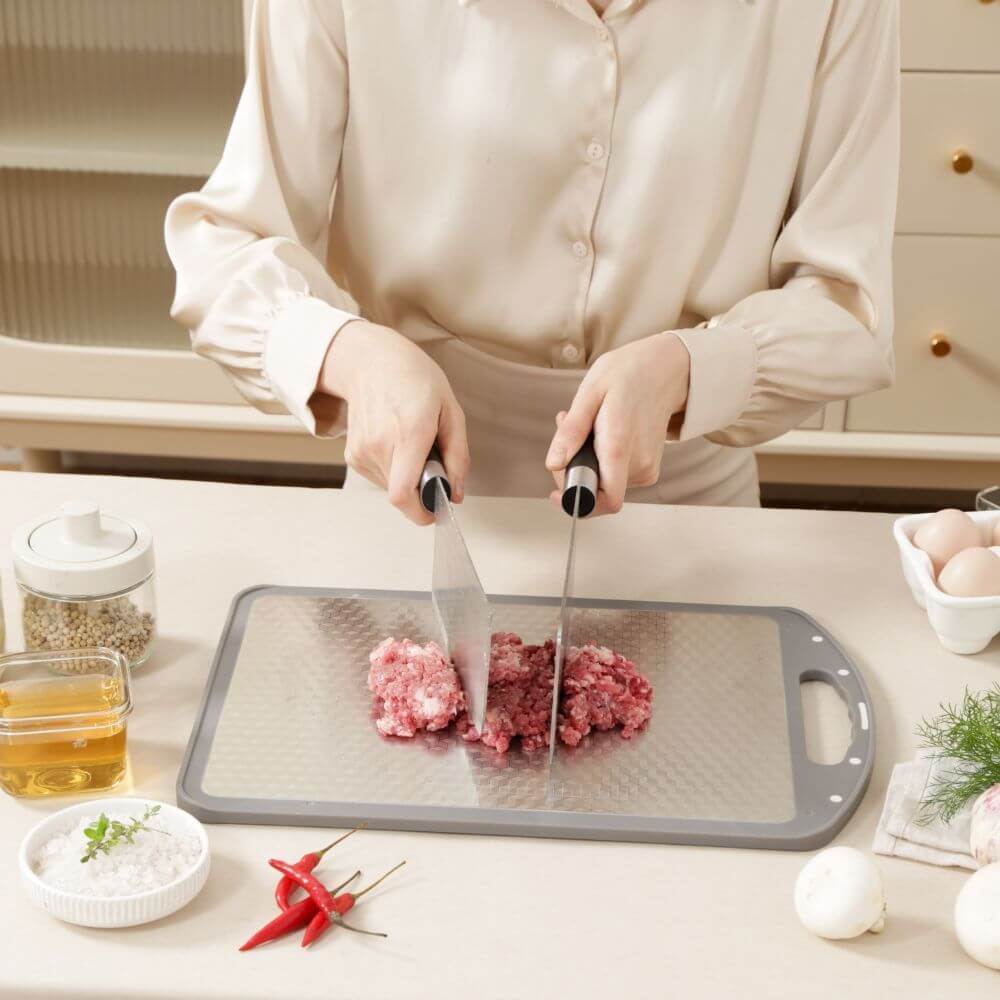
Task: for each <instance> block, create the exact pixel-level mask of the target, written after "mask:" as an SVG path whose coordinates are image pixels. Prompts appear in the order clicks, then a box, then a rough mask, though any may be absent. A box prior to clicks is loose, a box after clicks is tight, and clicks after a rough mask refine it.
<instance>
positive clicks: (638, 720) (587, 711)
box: [558, 645, 653, 747]
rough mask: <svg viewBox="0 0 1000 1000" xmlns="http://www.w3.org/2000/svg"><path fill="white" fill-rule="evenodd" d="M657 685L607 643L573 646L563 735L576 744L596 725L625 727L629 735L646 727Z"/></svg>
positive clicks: (562, 707)
mask: <svg viewBox="0 0 1000 1000" xmlns="http://www.w3.org/2000/svg"><path fill="white" fill-rule="evenodd" d="M652 710H653V686H652V684H650V683H649V680H648V679H647V678H646V677H643V675H642V674H640V673H639V671H638V670H636V668H635V664H634V663H633V662H632V661H631V660H626V659H625V657H624V656H622V655H621V654H619V653H614V652H612V651H611V650H610V649H605V648H604V647H603V646H593V645H588V646H580V647H579V648H578V647H576V646H571V647H570V648H569V649H568V650H567V652H566V662H565V663H564V664H563V675H562V698H561V699H560V702H559V725H558V730H559V739H561V740H562V741H563V743H567V744H568V745H569V746H571V747H575V746H576V745H577V744H578V743H579V742H580V740H582V739H583V737H584V736H586V735H587V733H589V732H590V730H591V729H601V730H606V729H614V728H615V726H621V727H622V730H621V734H622V738H623V739H626V740H628V739H631V738H632V737H633V736H635V734H636V733H637V732H639V731H640V730H641V729H643V728H645V725H646V723H647V722H648V721H649V716H650V714H651V713H652Z"/></svg>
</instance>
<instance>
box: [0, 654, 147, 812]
mask: <svg viewBox="0 0 1000 1000" xmlns="http://www.w3.org/2000/svg"><path fill="white" fill-rule="evenodd" d="M123 693H124V692H123V689H122V684H121V683H120V681H119V680H118V679H117V678H116V677H114V676H108V675H107V674H103V673H92V674H82V675H80V676H65V675H63V676H46V677H38V676H34V677H28V678H24V679H12V680H7V679H0V788H3V790H4V791H5V792H7V793H8V794H10V795H18V796H29V797H38V796H43V795H55V794H61V793H65V792H78V791H84V790H86V791H100V790H103V789H107V788H111V787H112V786H114V785H116V784H117V783H118V782H119V781H120V780H121V779H122V777H123V775H124V774H125V744H126V723H125V715H126V714H127V713H123V711H122V708H123Z"/></svg>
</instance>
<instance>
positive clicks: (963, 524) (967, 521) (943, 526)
mask: <svg viewBox="0 0 1000 1000" xmlns="http://www.w3.org/2000/svg"><path fill="white" fill-rule="evenodd" d="M913 544H914V545H916V547H917V548H918V549H923V550H924V552H926V553H927V555H929V556H930V557H931V563H932V564H933V566H934V575H935V576H937V575H938V574H939V573H940V572H941V570H942V569H944V566H945V563H947V562H948V560H949V559H951V557H952V556H954V555H955V554H956V553H958V552H961V551H962V549H968V548H972V547H973V546H981V545H982V544H983V540H982V538H981V537H980V535H979V528H977V527H976V522H975V521H973V520H972V518H971V517H969V515H968V514H966V513H964V512H963V511H960V510H955V509H953V508H949V509H948V510H939V511H938V512H937V513H936V514H933V515H931V517H929V518H928V519H927V520H926V521H924V523H923V524H921V525H920V527H919V528H917V531H916V534H914V536H913Z"/></svg>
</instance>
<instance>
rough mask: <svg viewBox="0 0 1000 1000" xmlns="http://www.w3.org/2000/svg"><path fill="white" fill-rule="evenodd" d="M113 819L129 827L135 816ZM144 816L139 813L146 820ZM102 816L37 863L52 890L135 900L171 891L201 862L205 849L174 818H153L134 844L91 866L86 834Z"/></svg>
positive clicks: (52, 844)
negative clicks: (144, 894) (149, 893)
mask: <svg viewBox="0 0 1000 1000" xmlns="http://www.w3.org/2000/svg"><path fill="white" fill-rule="evenodd" d="M107 815H108V818H109V819H112V820H115V819H117V820H120V821H121V822H122V823H124V824H126V825H128V824H129V823H130V822H131V820H132V819H133V816H132V815H131V814H130V813H125V812H115V811H108V813H107ZM141 817H142V813H141V812H138V813H136V815H135V817H134V818H136V819H140V818H141ZM98 818H99V817H98V815H95V816H92V817H90V818H84V819H81V820H80V821H79V822H78V823H77V824H76V825H75V826H74V827H73V828H72V829H71V830H69V831H67V832H66V833H63V834H58V835H57V836H55V837H52V838H51V839H49V840H47V841H46V842H45V843H44V844H42V846H41V847H40V848H39V850H38V852H37V853H36V855H35V857H34V858H33V859H32V865H31V866H32V869H33V870H34V872H35V874H36V875H37V876H38V877H39V878H40V879H41V880H42V881H43V882H45V883H46V884H47V885H50V886H52V887H53V888H54V889H59V890H61V891H62V892H71V893H76V894H78V895H81V896H94V897H98V898H102V899H108V898H112V897H119V896H133V895H135V894H136V893H140V892H147V891H149V890H150V889H159V888H161V887H162V886H165V885H169V884H170V883H171V882H175V881H176V880H177V879H179V878H181V877H182V876H184V875H186V874H187V873H188V872H190V871H191V870H192V869H193V868H194V867H195V865H196V864H197V863H198V860H199V858H200V857H201V852H202V845H201V841H200V840H199V839H198V837H196V836H193V835H192V834H191V833H190V832H188V831H187V829H186V828H185V827H183V826H181V824H180V823H178V822H177V821H176V820H175V819H173V818H172V817H171V816H170V815H169V814H167V815H164V814H157V815H156V816H151V817H150V818H149V819H148V820H147V821H146V823H145V825H146V826H148V827H149V830H148V831H145V830H140V831H139V832H137V833H136V834H135V838H134V842H133V843H131V844H129V843H127V842H126V841H122V842H120V843H119V844H117V845H115V846H114V847H113V848H111V850H110V852H109V853H107V854H104V853H99V854H97V856H96V857H94V858H91V860H90V861H88V862H87V863H86V864H82V863H81V862H80V859H81V858H82V857H83V855H84V853H85V852H86V850H87V845H88V844H89V841H88V840H87V836H86V834H85V833H84V832H83V831H84V829H85V828H86V827H88V826H90V825H91V824H93V823H95V822H97V820H98Z"/></svg>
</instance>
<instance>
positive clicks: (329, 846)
mask: <svg viewBox="0 0 1000 1000" xmlns="http://www.w3.org/2000/svg"><path fill="white" fill-rule="evenodd" d="M367 825H368V824H367V823H362V824H361V825H360V826H356V827H355V828H354V829H353V830H348V831H347V833H345V834H344V835H343V836H341V837H338V838H337V839H336V840H335V841H334V842H333V843H332V844H327V845H326V847H324V848H323V850H321V851H317V852H316V857H318V858H321V857H323V855H324V854H326V852H327V851H329V850H330V849H331V848H333V847H336V846H337V844H339V843H340V842H341V841H343V840H347V838H348V837H350V836H351V835H352V834H354V833H357V832H358V830H363V829H364V828H365V827H366V826H367Z"/></svg>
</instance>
